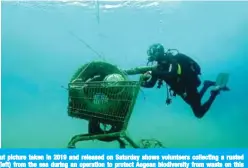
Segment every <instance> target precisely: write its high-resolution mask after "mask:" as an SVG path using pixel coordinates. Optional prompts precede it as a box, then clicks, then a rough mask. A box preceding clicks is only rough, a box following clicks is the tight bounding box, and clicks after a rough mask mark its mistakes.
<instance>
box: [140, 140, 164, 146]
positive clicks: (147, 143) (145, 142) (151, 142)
mask: <svg viewBox="0 0 248 168" xmlns="http://www.w3.org/2000/svg"><path fill="white" fill-rule="evenodd" d="M139 146H140V147H141V148H165V147H164V145H163V144H162V142H160V141H158V140H156V139H142V140H141V141H140V145H139Z"/></svg>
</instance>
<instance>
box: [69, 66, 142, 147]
mask: <svg viewBox="0 0 248 168" xmlns="http://www.w3.org/2000/svg"><path fill="white" fill-rule="evenodd" d="M111 74H115V75H117V76H118V75H119V76H118V77H119V79H120V77H121V79H122V80H118V79H116V80H111V81H110V80H108V76H109V75H111ZM110 77H113V75H112V76H110ZM105 79H107V80H105ZM139 90H140V82H139V81H128V80H127V79H126V76H125V74H123V73H122V72H121V71H120V70H119V69H118V68H117V67H116V66H113V65H111V64H108V63H106V62H92V63H90V64H87V65H85V66H84V67H83V68H82V69H81V70H80V73H78V75H77V77H74V79H73V80H72V81H71V82H70V83H69V86H68V91H69V96H68V97H69V99H68V115H69V116H71V117H76V118H79V119H84V120H87V121H88V122H89V124H88V133H85V134H80V135H75V136H74V137H73V138H72V139H71V140H70V142H69V144H68V148H76V143H77V142H79V141H87V140H100V141H105V142H111V141H115V140H116V141H118V142H119V143H120V147H121V148H125V145H126V143H129V144H130V145H131V146H132V147H134V148H139V146H138V145H137V144H135V143H134V141H132V139H131V138H130V137H128V136H127V134H126V130H127V126H128V122H129V120H130V117H131V114H132V111H133V107H134V105H135V102H136V98H137V96H138V93H139ZM101 125H103V126H110V127H111V128H110V129H108V130H107V129H104V128H102V127H101Z"/></svg>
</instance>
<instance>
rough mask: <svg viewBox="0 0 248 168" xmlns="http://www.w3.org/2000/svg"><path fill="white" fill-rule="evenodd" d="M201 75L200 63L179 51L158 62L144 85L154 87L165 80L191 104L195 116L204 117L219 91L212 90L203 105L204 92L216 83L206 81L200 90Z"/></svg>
mask: <svg viewBox="0 0 248 168" xmlns="http://www.w3.org/2000/svg"><path fill="white" fill-rule="evenodd" d="M178 64H179V65H180V68H181V74H178V69H179V66H178ZM199 75H200V67H199V65H198V64H197V63H196V62H195V61H194V60H192V59H191V58H189V57H188V56H186V55H184V54H180V53H179V54H177V55H175V56H167V57H165V60H164V61H160V62H158V66H157V69H156V70H154V71H152V78H151V79H150V80H149V81H145V82H144V83H143V84H142V86H143V87H146V88H152V87H154V85H155V84H156V82H157V81H158V80H159V79H160V80H163V81H165V82H166V83H167V84H168V85H169V86H170V88H171V90H173V91H174V92H175V93H176V94H177V95H180V96H181V97H182V98H183V100H184V101H185V102H186V103H188V104H189V105H190V106H191V108H192V110H193V112H194V114H195V116H196V117H197V118H202V117H203V116H204V115H205V114H206V112H207V111H208V110H209V108H210V106H211V105H212V103H213V101H214V100H215V98H216V96H217V95H218V92H211V96H210V98H209V99H208V100H207V101H206V102H205V103H204V104H203V105H202V104H201V99H202V97H203V95H204V93H205V92H206V91H207V89H208V88H209V87H210V86H213V85H214V84H215V83H214V82H211V81H206V82H204V83H205V84H204V85H203V88H202V89H201V91H200V92H198V89H197V88H198V87H199V86H200V84H201V81H200V79H199Z"/></svg>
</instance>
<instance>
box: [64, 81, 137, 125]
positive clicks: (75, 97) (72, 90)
mask: <svg viewBox="0 0 248 168" xmlns="http://www.w3.org/2000/svg"><path fill="white" fill-rule="evenodd" d="M68 88H69V100H68V101H69V103H68V115H69V116H71V117H76V118H80V119H85V120H90V119H98V120H99V121H100V122H102V123H120V122H121V123H124V122H128V120H129V118H130V115H131V113H132V110H133V106H134V104H135V101H136V98H137V95H138V93H139V89H140V83H139V82H138V81H118V82H102V81H101V82H77V83H69V87H68Z"/></svg>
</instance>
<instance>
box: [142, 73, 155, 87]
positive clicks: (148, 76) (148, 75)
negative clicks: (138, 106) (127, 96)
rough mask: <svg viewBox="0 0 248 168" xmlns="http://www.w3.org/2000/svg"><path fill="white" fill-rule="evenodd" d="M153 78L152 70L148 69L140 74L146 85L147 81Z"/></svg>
mask: <svg viewBox="0 0 248 168" xmlns="http://www.w3.org/2000/svg"><path fill="white" fill-rule="evenodd" d="M151 78H152V72H151V71H147V72H146V73H144V74H142V75H141V76H140V82H141V85H144V84H145V83H146V82H148V81H149V80H151Z"/></svg>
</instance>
